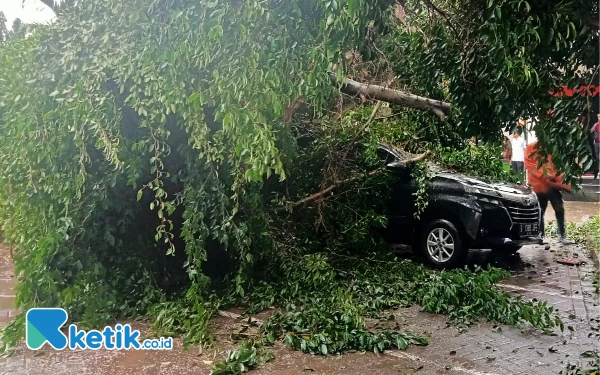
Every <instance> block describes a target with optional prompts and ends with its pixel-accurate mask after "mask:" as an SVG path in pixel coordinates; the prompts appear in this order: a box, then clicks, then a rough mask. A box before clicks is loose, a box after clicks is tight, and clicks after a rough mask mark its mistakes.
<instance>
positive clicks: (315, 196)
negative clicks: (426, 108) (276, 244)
mask: <svg viewBox="0 0 600 375" xmlns="http://www.w3.org/2000/svg"><path fill="white" fill-rule="evenodd" d="M430 154H431V151H429V150H427V151H425V152H424V153H422V154H421V155H417V156H415V157H414V158H411V159H407V160H402V161H400V162H399V164H402V165H406V164H410V163H416V162H419V161H422V160H424V159H425V158H426V157H428V156H429V155H430ZM381 171H383V169H375V170H372V171H370V172H369V173H367V174H366V175H362V176H356V177H350V178H347V179H345V180H337V181H335V182H334V183H333V184H332V185H329V186H328V187H326V188H325V189H323V190H321V191H318V192H316V193H314V194H311V195H309V196H308V197H304V198H302V199H300V200H297V201H295V202H294V203H292V204H291V205H288V206H284V207H277V208H275V209H274V210H273V211H274V212H282V211H286V210H288V209H294V208H296V207H298V206H301V205H303V204H304V203H308V202H310V201H314V200H317V199H320V198H322V197H323V196H325V195H326V194H327V193H330V192H331V191H333V189H335V188H337V187H339V186H340V185H343V184H347V183H350V182H354V181H358V180H361V179H363V178H367V177H372V176H375V175H376V174H377V173H379V172H381Z"/></svg>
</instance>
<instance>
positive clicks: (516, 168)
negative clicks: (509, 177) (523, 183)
mask: <svg viewBox="0 0 600 375" xmlns="http://www.w3.org/2000/svg"><path fill="white" fill-rule="evenodd" d="M524 164H525V163H523V162H522V161H511V162H510V170H511V171H513V172H515V173H523V170H524Z"/></svg>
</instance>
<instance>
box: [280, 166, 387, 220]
mask: <svg viewBox="0 0 600 375" xmlns="http://www.w3.org/2000/svg"><path fill="white" fill-rule="evenodd" d="M379 172H381V169H375V170H374V171H371V172H369V173H367V174H366V175H363V176H356V177H351V178H347V179H345V180H337V181H335V182H334V183H333V185H330V186H328V187H327V188H325V189H323V190H321V191H319V192H316V193H314V194H311V195H309V196H308V197H305V198H302V199H300V200H298V201H296V202H294V203H292V204H291V205H288V206H285V207H277V208H276V209H274V210H273V211H274V212H281V211H286V210H288V209H290V208H292V209H293V208H296V207H298V206H300V205H303V204H304V203H307V202H310V201H314V200H316V199H319V198H321V197H323V196H324V195H325V194H327V193H329V192H331V191H332V190H333V189H335V188H336V187H338V186H340V185H342V184H347V183H349V182H353V181H358V180H360V179H362V178H365V177H371V176H375V175H376V174H377V173H379Z"/></svg>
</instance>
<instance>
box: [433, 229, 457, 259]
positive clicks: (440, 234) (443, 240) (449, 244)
mask: <svg viewBox="0 0 600 375" xmlns="http://www.w3.org/2000/svg"><path fill="white" fill-rule="evenodd" d="M454 245H455V242H454V237H452V234H451V233H450V232H449V231H448V230H447V229H445V228H435V229H433V230H432V231H431V232H429V235H428V236H427V252H428V253H429V256H430V257H431V259H433V260H435V261H436V262H439V263H445V262H447V261H449V260H450V258H452V255H454Z"/></svg>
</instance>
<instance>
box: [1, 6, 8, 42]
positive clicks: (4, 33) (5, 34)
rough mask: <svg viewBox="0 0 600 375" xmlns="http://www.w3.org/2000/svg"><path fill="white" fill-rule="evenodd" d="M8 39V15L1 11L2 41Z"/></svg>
mask: <svg viewBox="0 0 600 375" xmlns="http://www.w3.org/2000/svg"><path fill="white" fill-rule="evenodd" d="M7 39H8V28H7V27H6V16H5V15H4V12H2V11H0V42H3V41H5V40H7Z"/></svg>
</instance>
